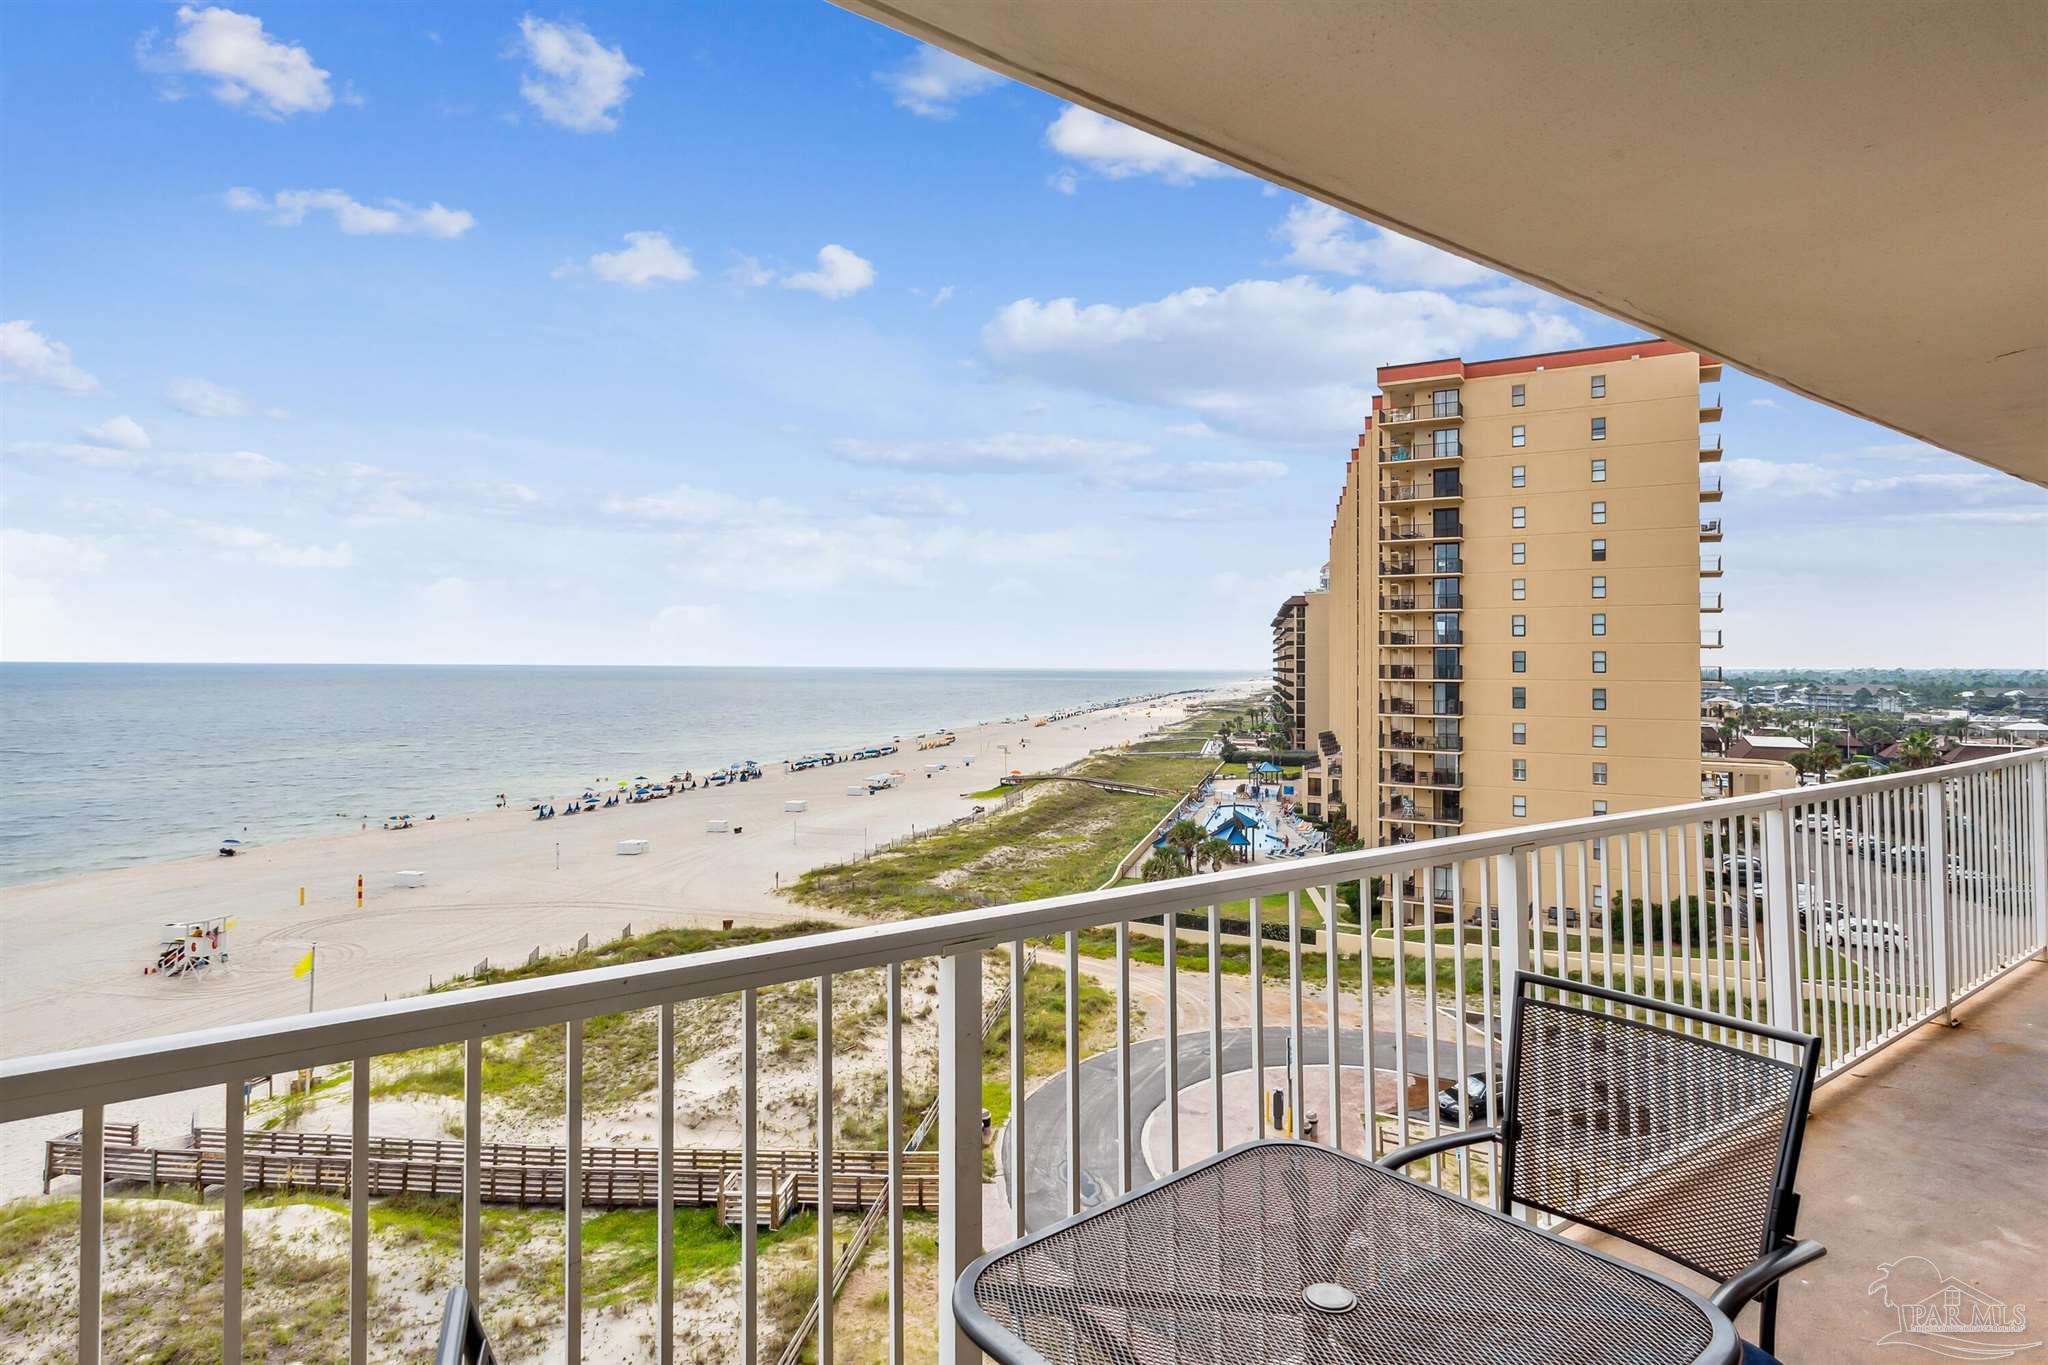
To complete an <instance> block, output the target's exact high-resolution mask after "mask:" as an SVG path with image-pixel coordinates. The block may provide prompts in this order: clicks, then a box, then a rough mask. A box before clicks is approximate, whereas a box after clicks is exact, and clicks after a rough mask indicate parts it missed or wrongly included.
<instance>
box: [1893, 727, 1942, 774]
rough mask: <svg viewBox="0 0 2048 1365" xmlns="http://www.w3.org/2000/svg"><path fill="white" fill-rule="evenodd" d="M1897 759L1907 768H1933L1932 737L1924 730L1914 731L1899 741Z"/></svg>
mask: <svg viewBox="0 0 2048 1365" xmlns="http://www.w3.org/2000/svg"><path fill="white" fill-rule="evenodd" d="M1899 757H1900V758H1902V759H1904V760H1905V762H1906V766H1907V767H1908V768H1931V767H1933V766H1934V736H1932V735H1930V734H1928V733H1927V732H1926V731H1925V730H1915V731H1913V732H1912V733H1911V734H1909V735H1907V736H1906V737H1905V738H1904V739H1902V740H1900V741H1899Z"/></svg>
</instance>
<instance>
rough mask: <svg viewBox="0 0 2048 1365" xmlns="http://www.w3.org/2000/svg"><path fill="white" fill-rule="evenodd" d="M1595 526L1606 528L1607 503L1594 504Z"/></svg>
mask: <svg viewBox="0 0 2048 1365" xmlns="http://www.w3.org/2000/svg"><path fill="white" fill-rule="evenodd" d="M1593 524H1594V525H1595V526H1605V525H1606V524H1607V504H1606V503H1604V502H1596V503H1594V504H1593Z"/></svg>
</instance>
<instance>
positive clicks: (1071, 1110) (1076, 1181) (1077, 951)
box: [1066, 929, 1081, 1215]
mask: <svg viewBox="0 0 2048 1365" xmlns="http://www.w3.org/2000/svg"><path fill="white" fill-rule="evenodd" d="M1066 949H1067V962H1066V967H1067V983H1066V984H1067V1010H1066V1035H1067V1077H1066V1079H1067V1212H1068V1213H1069V1214H1070V1215H1071V1214H1076V1213H1079V1212H1080V1211H1081V939H1080V936H1079V935H1077V934H1075V933H1074V931H1073V930H1071V929H1070V930H1068V931H1067V942H1066Z"/></svg>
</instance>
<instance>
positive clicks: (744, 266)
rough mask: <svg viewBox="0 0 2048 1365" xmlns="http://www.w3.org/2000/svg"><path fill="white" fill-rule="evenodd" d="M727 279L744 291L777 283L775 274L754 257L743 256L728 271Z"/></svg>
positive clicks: (726, 273)
mask: <svg viewBox="0 0 2048 1365" xmlns="http://www.w3.org/2000/svg"><path fill="white" fill-rule="evenodd" d="M725 278H726V280H727V281H728V282H729V283H731V284H735V285H738V286H739V287H740V288H742V289H757V288H759V287H760V286H762V285H764V284H773V283H775V272H774V271H772V270H770V269H769V268H768V267H767V266H765V265H762V264H761V262H760V261H758V260H757V259H755V258H754V257H752V256H741V257H740V258H739V260H737V261H735V262H734V263H733V264H732V265H731V266H729V267H728V268H727V269H726V272H725Z"/></svg>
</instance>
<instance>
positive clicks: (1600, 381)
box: [1593, 374, 1607, 398]
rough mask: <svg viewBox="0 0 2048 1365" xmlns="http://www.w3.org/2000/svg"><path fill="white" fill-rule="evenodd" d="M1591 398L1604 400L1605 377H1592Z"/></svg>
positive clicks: (1605, 391) (1597, 375)
mask: <svg viewBox="0 0 2048 1365" xmlns="http://www.w3.org/2000/svg"><path fill="white" fill-rule="evenodd" d="M1593 396H1594V397H1595V398H1605V397H1606V396H1607V376H1606V375H1604V374H1596V375H1594V376H1593Z"/></svg>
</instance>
